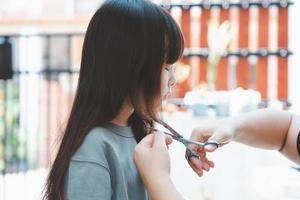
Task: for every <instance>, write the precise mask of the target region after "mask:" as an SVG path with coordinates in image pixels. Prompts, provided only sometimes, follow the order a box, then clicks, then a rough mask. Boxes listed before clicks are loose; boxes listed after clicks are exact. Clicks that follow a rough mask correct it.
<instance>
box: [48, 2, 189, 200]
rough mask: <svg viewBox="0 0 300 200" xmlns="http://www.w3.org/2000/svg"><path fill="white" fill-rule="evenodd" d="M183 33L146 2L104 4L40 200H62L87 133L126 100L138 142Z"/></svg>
mask: <svg viewBox="0 0 300 200" xmlns="http://www.w3.org/2000/svg"><path fill="white" fill-rule="evenodd" d="M183 46H184V45H183V36H182V33H181V31H180V29H179V27H178V25H177V24H176V22H175V21H174V19H173V18H172V17H171V16H170V14H169V13H168V12H167V11H165V10H164V9H163V8H161V7H160V6H158V5H156V4H154V3H152V2H150V1H146V0H110V1H106V2H105V3H104V4H102V6H101V7H100V8H99V9H98V10H97V11H96V13H95V14H94V16H93V17H92V19H91V21H90V23H89V26H88V29H87V32H86V35H85V39H84V45H83V51H82V60H81V68H80V75H79V82H78V86H77V91H76V96H75V99H74V103H73V106H72V110H71V113H70V117H69V120H68V123H67V126H66V129H65V131H64V135H63V138H62V141H61V144H60V148H59V151H58V154H57V156H56V158H55V161H54V163H53V165H52V168H51V171H50V173H49V176H48V179H47V182H46V187H45V196H44V199H48V200H63V199H64V175H65V172H66V170H67V168H68V166H69V162H70V159H71V157H72V156H73V154H74V153H75V152H76V150H77V149H78V148H79V146H80V145H81V144H82V142H83V140H84V138H85V136H86V135H87V133H88V132H89V131H90V130H91V129H92V128H93V127H96V126H102V125H104V124H105V123H107V122H109V121H111V120H113V119H114V118H115V117H116V116H117V115H118V113H119V111H120V109H121V106H122V105H123V102H124V100H125V99H129V100H130V103H131V104H132V105H133V108H134V113H133V114H132V115H131V116H130V118H129V121H128V123H129V125H130V126H131V127H132V129H133V132H134V134H135V138H136V140H137V141H140V140H141V139H142V138H143V137H144V136H145V135H146V134H147V131H146V125H147V126H148V125H150V126H151V125H152V121H151V119H153V118H154V119H155V118H156V113H155V110H154V109H153V107H154V104H155V101H157V98H160V84H161V80H160V79H161V72H162V66H163V64H164V63H168V64H173V63H175V62H176V61H177V60H178V59H179V58H180V57H181V55H182V52H183Z"/></svg>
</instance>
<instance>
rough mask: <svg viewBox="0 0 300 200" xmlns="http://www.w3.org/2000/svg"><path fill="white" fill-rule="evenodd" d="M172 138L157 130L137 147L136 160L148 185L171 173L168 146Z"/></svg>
mask: <svg viewBox="0 0 300 200" xmlns="http://www.w3.org/2000/svg"><path fill="white" fill-rule="evenodd" d="M171 143H172V138H171V137H170V136H166V135H165V134H163V133H160V132H156V133H154V134H150V135H148V136H146V137H145V138H144V139H143V140H142V141H141V142H140V143H139V144H138V145H137V146H136V147H135V153H134V161H135V164H136V166H137V168H138V171H139V173H140V175H141V177H142V179H143V181H144V183H145V185H146V187H147V185H149V183H150V184H154V183H155V182H156V181H157V180H160V179H161V178H164V177H165V178H168V177H169V175H170V156H169V152H168V146H167V145H169V144H171Z"/></svg>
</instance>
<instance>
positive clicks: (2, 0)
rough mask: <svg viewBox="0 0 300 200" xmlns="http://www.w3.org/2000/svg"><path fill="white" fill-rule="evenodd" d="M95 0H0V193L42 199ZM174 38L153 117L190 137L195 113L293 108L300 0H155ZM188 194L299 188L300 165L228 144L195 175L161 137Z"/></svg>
mask: <svg viewBox="0 0 300 200" xmlns="http://www.w3.org/2000/svg"><path fill="white" fill-rule="evenodd" d="M102 2H103V1H102V0H51V1H46V0H23V1H19V0H0V172H1V174H0V199H1V200H14V199H23V200H36V199H41V193H42V188H43V186H44V182H45V178H46V176H47V173H48V169H49V166H50V164H51V161H52V160H53V158H54V157H55V153H56V149H57V147H58V144H59V136H60V135H61V133H62V131H63V130H64V126H65V123H66V120H67V117H68V114H69V111H70V108H71V105H72V100H73V97H74V92H75V90H76V85H77V78H78V73H79V68H80V59H81V58H80V57H81V48H82V43H83V37H84V33H85V30H86V27H87V25H88V22H89V19H90V18H91V16H92V14H93V13H94V12H95V10H96V9H97V8H98V7H99V5H100V4H101V3H102ZM155 3H158V4H160V5H161V6H163V7H164V8H165V9H167V10H168V11H169V12H170V13H171V14H172V15H173V17H174V18H175V19H176V21H177V22H178V24H179V25H180V27H181V29H182V31H183V34H184V37H185V51H184V55H183V58H182V59H181V60H180V61H179V62H178V63H176V77H177V85H176V86H175V88H174V91H173V94H172V96H171V97H170V98H169V99H168V100H167V101H166V102H164V113H163V115H164V117H165V120H166V121H167V122H169V123H170V125H173V126H174V128H175V129H177V130H178V131H179V132H181V133H182V134H184V135H185V136H187V137H188V136H189V134H190V132H191V130H192V129H193V128H194V127H195V126H197V125H200V124H201V123H203V122H206V121H210V120H214V119H216V118H222V117H227V116H234V115H238V114H241V113H244V112H249V111H252V110H255V109H260V108H267V107H268V108H273V109H284V110H289V111H290V112H294V113H298V114H299V113H300V92H299V91H300V90H299V87H300V79H299V74H300V67H299V66H298V65H299V64H300V56H299V54H300V45H299V44H300V40H299V35H300V28H299V25H298V24H299V22H298V21H297V20H298V19H299V18H300V6H299V3H298V2H297V1H295V2H292V1H287V0H272V1H270V0H260V1H254V0H253V1H249V0H241V1H234V0H214V1H213V0H211V1H208V0H202V1H199V0H176V1H175V0H165V1H162V0H161V1H158V0H156V1H155ZM170 153H171V161H172V172H171V173H172V179H173V181H174V183H175V185H176V186H177V188H178V190H179V191H180V192H181V193H182V194H183V196H185V197H186V198H187V199H191V200H196V199H197V200H241V199H243V200H254V199H255V200H270V199H272V200H296V199H300V173H299V168H297V166H295V165H294V164H293V163H291V162H289V161H288V160H286V159H285V158H283V157H281V156H280V155H279V154H278V153H277V152H271V151H265V150H258V149H254V148H250V147H246V146H243V145H240V144H235V143H232V144H230V145H227V146H226V147H224V148H221V149H218V151H217V152H216V153H214V154H212V155H209V157H210V158H211V159H212V160H214V161H215V164H216V166H215V168H214V169H212V170H211V171H210V172H209V173H206V174H205V175H204V177H201V178H199V177H197V176H196V174H194V173H193V172H192V170H191V169H190V168H189V167H188V165H187V163H186V161H185V158H184V147H183V146H181V145H180V144H177V143H174V144H173V145H172V146H171V147H170Z"/></svg>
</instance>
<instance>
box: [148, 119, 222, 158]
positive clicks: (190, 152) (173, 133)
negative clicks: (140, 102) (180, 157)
mask: <svg viewBox="0 0 300 200" xmlns="http://www.w3.org/2000/svg"><path fill="white" fill-rule="evenodd" d="M154 121H155V122H157V123H158V124H160V125H162V126H164V127H165V128H166V129H168V130H169V131H170V132H171V133H168V132H165V131H161V130H158V129H155V128H152V127H151V128H150V129H151V130H153V131H160V132H163V133H164V134H166V135H169V136H171V137H172V138H173V139H174V140H176V141H178V142H180V143H182V144H183V145H184V146H185V147H186V155H185V157H186V158H187V160H188V161H190V158H192V157H195V158H198V159H199V155H198V154H197V153H196V152H195V151H193V150H192V149H191V148H190V147H189V145H190V144H194V145H197V146H198V147H201V148H204V147H205V146H207V145H214V146H215V147H216V148H219V147H220V146H221V144H220V143H219V142H216V141H206V142H196V141H192V140H188V139H186V138H184V137H183V136H182V135H181V134H179V133H178V132H177V131H176V130H175V129H173V128H172V127H171V126H170V125H168V124H167V123H166V122H164V121H162V120H154Z"/></svg>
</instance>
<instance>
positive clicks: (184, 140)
mask: <svg viewBox="0 0 300 200" xmlns="http://www.w3.org/2000/svg"><path fill="white" fill-rule="evenodd" d="M178 141H180V142H181V143H183V144H184V145H185V146H187V145H190V144H195V145H197V146H199V147H202V148H203V147H205V146H207V145H214V146H215V147H216V148H219V147H220V143H218V142H216V141H212V140H211V141H210V140H209V141H206V142H196V141H193V140H188V139H185V138H179V139H178Z"/></svg>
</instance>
